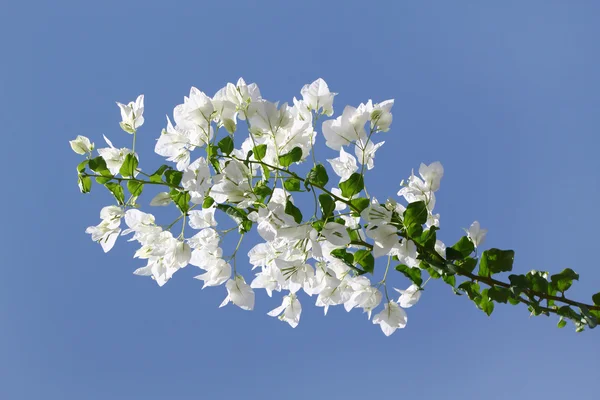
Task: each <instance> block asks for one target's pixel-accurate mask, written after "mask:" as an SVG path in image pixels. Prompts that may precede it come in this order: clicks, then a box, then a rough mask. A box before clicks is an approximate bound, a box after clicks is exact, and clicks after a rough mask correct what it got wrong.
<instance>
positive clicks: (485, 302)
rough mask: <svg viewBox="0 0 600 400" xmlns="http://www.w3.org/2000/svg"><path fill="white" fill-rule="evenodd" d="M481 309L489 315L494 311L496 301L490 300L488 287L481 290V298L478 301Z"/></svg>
mask: <svg viewBox="0 0 600 400" xmlns="http://www.w3.org/2000/svg"><path fill="white" fill-rule="evenodd" d="M477 305H478V306H479V308H481V311H483V312H484V313H486V314H487V315H488V316H490V315H492V312H493V311H494V302H493V301H491V300H490V298H489V295H488V289H484V290H483V291H482V292H481V298H480V299H479V303H477Z"/></svg>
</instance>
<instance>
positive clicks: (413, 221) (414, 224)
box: [404, 201, 428, 238]
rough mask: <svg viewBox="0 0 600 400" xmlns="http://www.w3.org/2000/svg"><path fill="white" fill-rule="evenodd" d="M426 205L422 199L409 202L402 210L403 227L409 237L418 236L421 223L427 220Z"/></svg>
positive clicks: (420, 230) (420, 231) (421, 230)
mask: <svg viewBox="0 0 600 400" xmlns="http://www.w3.org/2000/svg"><path fill="white" fill-rule="evenodd" d="M427 214H428V213H427V206H426V205H425V202H424V201H415V202H413V203H410V204H409V205H408V207H406V210H405V211H404V227H405V228H406V232H407V233H408V236H409V237H411V238H412V237H419V236H421V234H422V233H423V224H424V223H425V222H427Z"/></svg>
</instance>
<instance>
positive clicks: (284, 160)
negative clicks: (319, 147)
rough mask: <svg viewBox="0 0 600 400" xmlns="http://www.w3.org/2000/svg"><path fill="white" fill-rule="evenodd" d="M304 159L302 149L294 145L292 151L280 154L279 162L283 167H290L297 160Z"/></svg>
mask: <svg viewBox="0 0 600 400" xmlns="http://www.w3.org/2000/svg"><path fill="white" fill-rule="evenodd" d="M301 159H302V149H301V148H300V147H294V148H293V149H292V151H290V152H289V153H287V154H284V155H282V156H279V164H280V165H281V166H282V167H289V166H290V165H292V164H293V163H295V162H298V161H300V160H301Z"/></svg>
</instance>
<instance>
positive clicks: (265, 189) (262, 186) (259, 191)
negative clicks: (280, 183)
mask: <svg viewBox="0 0 600 400" xmlns="http://www.w3.org/2000/svg"><path fill="white" fill-rule="evenodd" d="M253 191H254V194H255V195H257V196H258V197H259V198H260V199H261V201H264V199H265V198H266V197H267V196H269V195H270V194H271V193H272V192H273V191H272V190H271V188H270V187H269V186H267V184H266V183H265V182H264V181H261V182H258V183H257V184H256V186H254V189H253Z"/></svg>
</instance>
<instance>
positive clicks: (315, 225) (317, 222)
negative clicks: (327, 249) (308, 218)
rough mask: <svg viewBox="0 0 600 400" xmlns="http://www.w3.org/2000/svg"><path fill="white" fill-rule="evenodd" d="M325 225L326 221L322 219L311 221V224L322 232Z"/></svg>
mask: <svg viewBox="0 0 600 400" xmlns="http://www.w3.org/2000/svg"><path fill="white" fill-rule="evenodd" d="M324 225H325V223H324V222H323V221H321V220H318V221H314V222H313V223H311V226H312V227H313V228H315V230H316V231H317V232H321V231H322V230H323V226H324Z"/></svg>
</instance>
